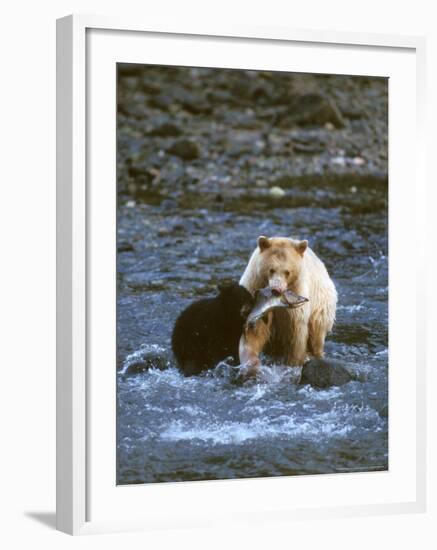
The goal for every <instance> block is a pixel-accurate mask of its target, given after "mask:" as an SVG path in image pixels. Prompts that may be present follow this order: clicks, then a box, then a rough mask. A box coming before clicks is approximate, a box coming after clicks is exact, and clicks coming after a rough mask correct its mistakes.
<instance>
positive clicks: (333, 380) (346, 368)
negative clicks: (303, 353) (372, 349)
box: [299, 359, 359, 388]
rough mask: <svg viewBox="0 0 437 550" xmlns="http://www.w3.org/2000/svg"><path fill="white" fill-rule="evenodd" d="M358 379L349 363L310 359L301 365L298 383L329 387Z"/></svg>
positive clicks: (314, 386) (315, 386)
mask: <svg viewBox="0 0 437 550" xmlns="http://www.w3.org/2000/svg"><path fill="white" fill-rule="evenodd" d="M358 379H359V375H358V374H357V373H354V372H353V369H352V368H351V367H350V365H347V364H346V363H344V362H342V361H337V360H334V359H330V360H329V361H327V360H326V359H310V360H309V361H307V362H306V363H305V365H304V366H303V367H302V375H301V377H300V382H299V385H301V386H303V385H306V384H309V385H311V386H312V387H313V388H330V387H331V386H342V385H343V384H347V383H348V382H351V381H352V380H358Z"/></svg>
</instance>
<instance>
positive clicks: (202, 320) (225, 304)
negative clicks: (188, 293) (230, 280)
mask: <svg viewBox="0 0 437 550" xmlns="http://www.w3.org/2000/svg"><path fill="white" fill-rule="evenodd" d="M218 289H219V294H218V296H216V297H215V298H205V299H203V300H199V301H197V302H194V303H193V304H191V305H190V306H188V307H187V309H185V310H184V311H183V312H182V313H181V314H180V315H179V317H178V319H177V320H176V323H175V326H174V329H173V335H172V348H173V353H174V355H175V357H176V360H177V364H178V367H179V368H180V369H181V371H182V372H183V373H184V374H185V375H186V376H191V375H193V374H200V373H201V372H202V371H205V370H207V369H211V368H213V367H215V366H216V365H217V363H219V362H220V361H222V360H223V359H226V358H227V357H229V356H232V357H233V359H234V360H235V361H237V362H238V343H239V341H240V337H241V334H242V332H243V326H244V324H245V322H246V319H247V316H248V315H249V313H250V311H251V309H252V307H253V305H254V298H253V297H252V295H251V294H250V292H249V291H248V290H246V289H245V288H244V287H243V286H240V285H239V284H237V283H235V284H229V285H221V286H219V287H218Z"/></svg>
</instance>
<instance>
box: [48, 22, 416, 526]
mask: <svg viewBox="0 0 437 550" xmlns="http://www.w3.org/2000/svg"><path fill="white" fill-rule="evenodd" d="M57 29H58V32H57V190H58V191H57V193H58V198H57V219H58V222H57V242H58V246H57V255H58V263H57V269H58V286H57V301H58V308H57V311H58V320H57V332H58V337H57V349H58V351H57V524H58V528H59V529H60V530H62V531H65V532H67V533H70V534H81V533H90V532H97V531H100V532H102V531H110V530H125V529H151V528H159V527H164V526H166V527H181V526H185V527H186V526H208V525H213V524H215V523H218V522H222V521H224V520H225V521H229V522H247V521H261V520H263V521H274V520H275V519H281V520H284V519H285V518H287V519H288V518H289V519H290V521H291V520H293V519H294V518H302V517H305V518H317V517H325V518H326V517H330V516H332V517H334V516H335V517H338V516H342V515H364V514H367V515H368V514H388V513H398V512H419V511H423V510H424V509H425V497H426V468H425V421H426V404H425V390H424V388H425V355H424V353H425V352H424V350H425V345H424V338H425V330H424V326H425V314H424V284H423V283H424V277H425V275H424V273H425V262H424V250H423V248H424V246H423V243H422V242H421V239H420V235H421V234H423V232H424V220H423V216H422V212H423V208H424V200H425V199H424V197H425V180H424V161H423V152H422V151H423V147H422V139H423V128H422V124H423V119H424V113H423V101H422V99H423V93H424V49H425V45H424V40H423V39H421V38H417V37H401V36H384V35H368V36H367V35H356V34H342V33H326V32H322V31H320V32H315V31H302V30H300V31H296V30H291V29H290V30H284V29H282V30H275V29H262V28H261V29H251V28H245V29H235V28H229V29H214V28H210V29H204V28H202V29H200V28H191V29H178V28H153V27H151V26H150V25H149V26H147V25H142V24H140V23H139V22H137V21H133V22H132V21H124V20H114V19H106V18H101V17H88V16H86V17H85V16H69V17H66V18H63V19H60V20H58V27H57ZM407 222H408V223H407Z"/></svg>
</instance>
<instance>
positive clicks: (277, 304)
mask: <svg viewBox="0 0 437 550" xmlns="http://www.w3.org/2000/svg"><path fill="white" fill-rule="evenodd" d="M308 301H309V300H308V298H305V297H304V296H299V294H296V293H295V292H293V291H292V290H285V291H284V292H282V293H281V292H278V291H276V290H272V289H271V288H270V287H266V288H262V289H261V290H258V291H257V292H256V294H255V305H254V307H253V308H252V311H251V312H250V313H249V316H248V317H247V320H246V326H247V327H253V326H254V325H255V323H256V322H257V321H258V320H259V319H261V318H262V317H264V315H265V314H266V313H268V312H269V311H270V310H272V309H275V308H290V309H296V308H298V307H301V306H303V305H304V304H306V302H308Z"/></svg>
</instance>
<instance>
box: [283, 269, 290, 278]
mask: <svg viewBox="0 0 437 550" xmlns="http://www.w3.org/2000/svg"><path fill="white" fill-rule="evenodd" d="M284 275H285V276H286V277H289V276H290V272H289V271H288V270H287V269H286V270H285V271H284Z"/></svg>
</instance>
